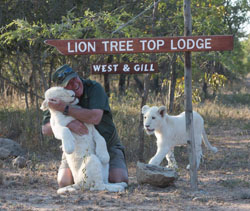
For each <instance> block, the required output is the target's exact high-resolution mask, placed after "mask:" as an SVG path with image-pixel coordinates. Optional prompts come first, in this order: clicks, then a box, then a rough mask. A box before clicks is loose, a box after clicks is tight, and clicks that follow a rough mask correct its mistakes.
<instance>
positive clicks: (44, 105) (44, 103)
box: [40, 100, 49, 111]
mask: <svg viewBox="0 0 250 211" xmlns="http://www.w3.org/2000/svg"><path fill="white" fill-rule="evenodd" d="M48 108H49V106H48V101H47V100H44V101H43V102H42V105H41V107H40V109H41V110H43V111H45V110H47V109H48Z"/></svg>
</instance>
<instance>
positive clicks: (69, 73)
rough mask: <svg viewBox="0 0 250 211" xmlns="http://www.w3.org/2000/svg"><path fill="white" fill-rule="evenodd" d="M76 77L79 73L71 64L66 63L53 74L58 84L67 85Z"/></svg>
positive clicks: (53, 78) (54, 80)
mask: <svg viewBox="0 0 250 211" xmlns="http://www.w3.org/2000/svg"><path fill="white" fill-rule="evenodd" d="M75 77H77V73H76V72H74V71H73V69H72V68H71V67H70V66H69V65H67V64H65V65H63V66H61V67H59V68H58V69H57V70H56V72H55V73H54V74H53V76H52V80H53V82H54V83H56V85H57V86H62V87H65V86H67V84H68V82H69V81H70V80H71V79H72V78H75Z"/></svg>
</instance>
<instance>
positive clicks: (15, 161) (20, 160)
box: [12, 156, 27, 168]
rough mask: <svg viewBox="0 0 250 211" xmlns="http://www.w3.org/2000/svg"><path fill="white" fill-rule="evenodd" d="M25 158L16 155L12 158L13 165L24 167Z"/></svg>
mask: <svg viewBox="0 0 250 211" xmlns="http://www.w3.org/2000/svg"><path fill="white" fill-rule="evenodd" d="M26 161H27V160H26V159H25V158H24V157H22V156H18V157H16V158H15V159H13V160H12V165H13V167H18V168H24V167H26V166H27V164H26Z"/></svg>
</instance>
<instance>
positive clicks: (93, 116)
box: [48, 99, 103, 125]
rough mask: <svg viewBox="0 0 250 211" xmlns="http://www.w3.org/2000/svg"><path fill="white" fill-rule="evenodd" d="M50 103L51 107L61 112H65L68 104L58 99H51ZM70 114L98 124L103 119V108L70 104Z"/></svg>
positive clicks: (86, 121) (83, 120) (78, 118)
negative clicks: (87, 107) (79, 106)
mask: <svg viewBox="0 0 250 211" xmlns="http://www.w3.org/2000/svg"><path fill="white" fill-rule="evenodd" d="M48 105H49V107H50V108H52V109H54V110H57V111H60V112H63V111H64V109H65V106H66V104H65V103H64V102H63V101H61V100H57V99H55V100H53V101H49V102H48ZM68 115H69V116H72V117H74V118H75V119H77V120H79V121H80V122H85V123H88V124H94V125H98V124H99V123H100V121H101V119H102V115H103V110H102V109H86V108H75V107H73V106H69V110H68Z"/></svg>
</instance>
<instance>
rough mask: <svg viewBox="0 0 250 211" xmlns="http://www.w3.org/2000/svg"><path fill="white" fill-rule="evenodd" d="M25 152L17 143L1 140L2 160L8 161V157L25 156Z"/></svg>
mask: <svg viewBox="0 0 250 211" xmlns="http://www.w3.org/2000/svg"><path fill="white" fill-rule="evenodd" d="M25 153H26V152H25V150H24V149H23V148H22V147H21V145H20V144H18V143H17V142H15V141H13V140H11V139H8V138H0V159H6V158H7V157H8V156H14V157H17V156H20V155H25Z"/></svg>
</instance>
